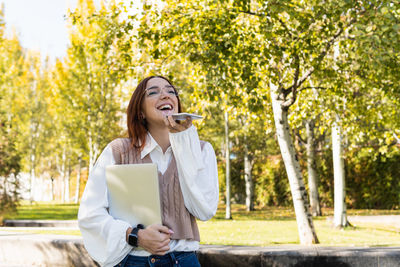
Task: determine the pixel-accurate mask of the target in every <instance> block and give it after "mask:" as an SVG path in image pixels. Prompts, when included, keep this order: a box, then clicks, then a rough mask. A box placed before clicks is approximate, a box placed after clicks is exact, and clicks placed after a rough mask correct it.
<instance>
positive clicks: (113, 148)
mask: <svg viewBox="0 0 400 267" xmlns="http://www.w3.org/2000/svg"><path fill="white" fill-rule="evenodd" d="M178 112H181V104H180V100H179V97H178V93H177V91H176V89H175V88H174V87H173V85H172V84H171V83H170V82H169V81H168V79H166V78H164V77H161V76H151V77H148V78H146V79H144V80H143V81H141V82H140V83H139V85H138V86H137V88H136V90H135V91H134V93H133V95H132V97H131V100H130V103H129V106H128V109H127V121H128V122H127V126H128V133H129V138H119V139H116V140H114V141H113V142H111V143H110V144H108V145H107V146H106V148H105V149H104V151H103V152H102V153H101V155H100V156H99V158H98V160H97V162H96V164H95V166H94V167H93V170H92V171H91V173H90V175H89V179H88V182H87V184H86V188H85V191H84V193H83V196H82V201H81V205H80V208H79V213H78V222H79V228H80V230H81V233H82V236H83V241H84V244H85V247H86V249H87V251H88V252H89V254H90V255H91V257H92V258H93V259H94V260H96V261H97V262H98V263H100V265H102V266H114V265H117V266H125V265H126V266H128V265H129V266H160V265H162V264H166V265H163V266H199V262H198V260H197V257H196V254H195V251H196V250H197V249H198V248H199V240H200V237H199V232H198V228H197V224H196V220H195V217H196V218H197V219H200V220H208V219H210V218H211V217H213V216H214V215H215V212H216V210H217V204H218V177H217V173H218V172H217V164H216V158H215V152H214V150H213V148H212V146H211V145H210V144H209V143H207V142H204V141H200V140H199V137H198V135H197V131H196V128H195V127H194V126H193V125H192V122H191V119H190V118H187V119H186V120H185V121H183V122H182V123H177V122H176V121H174V120H173V119H172V117H171V114H174V113H178ZM146 160H147V161H150V162H151V161H152V162H154V163H156V164H157V167H158V171H159V181H164V183H162V184H165V186H164V185H163V186H162V188H161V187H160V188H161V190H160V199H161V200H162V201H161V206H162V207H163V205H164V208H163V209H162V223H163V225H157V224H153V225H150V226H148V227H146V228H145V229H143V227H142V225H129V223H127V222H125V221H121V220H117V219H114V218H113V217H111V216H110V214H109V213H108V190H107V185H106V182H105V168H106V166H108V165H113V164H128V163H129V164H132V163H142V162H145V161H146ZM165 179H167V180H165ZM174 179H175V180H174ZM165 181H167V182H165ZM168 192H174V193H168ZM170 203H172V204H170Z"/></svg>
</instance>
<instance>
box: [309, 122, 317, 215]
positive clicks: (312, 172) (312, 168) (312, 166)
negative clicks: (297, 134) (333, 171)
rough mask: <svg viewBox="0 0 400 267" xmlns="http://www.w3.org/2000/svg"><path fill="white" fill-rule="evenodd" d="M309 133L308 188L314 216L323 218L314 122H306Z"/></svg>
mask: <svg viewBox="0 0 400 267" xmlns="http://www.w3.org/2000/svg"><path fill="white" fill-rule="evenodd" d="M306 132H307V170H308V188H309V190H310V205H311V214H312V216H321V207H320V205H319V194H318V177H317V171H316V162H315V137H314V121H313V120H307V121H306Z"/></svg>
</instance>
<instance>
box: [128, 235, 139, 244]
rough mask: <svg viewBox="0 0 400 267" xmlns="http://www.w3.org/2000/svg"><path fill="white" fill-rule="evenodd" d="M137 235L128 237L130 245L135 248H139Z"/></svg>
mask: <svg viewBox="0 0 400 267" xmlns="http://www.w3.org/2000/svg"><path fill="white" fill-rule="evenodd" d="M137 240H138V238H137V235H136V234H132V233H131V234H130V235H129V237H128V244H129V245H131V246H133V247H137Z"/></svg>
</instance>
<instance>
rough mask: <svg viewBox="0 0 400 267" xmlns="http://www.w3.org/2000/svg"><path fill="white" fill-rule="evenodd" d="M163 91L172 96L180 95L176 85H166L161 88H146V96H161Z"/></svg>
mask: <svg viewBox="0 0 400 267" xmlns="http://www.w3.org/2000/svg"><path fill="white" fill-rule="evenodd" d="M161 93H164V94H166V95H168V96H170V97H172V96H175V97H177V96H178V92H177V91H175V88H174V87H172V86H171V87H166V88H163V89H161V88H160V87H150V88H148V89H146V96H147V97H159V96H160V95H161Z"/></svg>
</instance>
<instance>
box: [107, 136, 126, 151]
mask: <svg viewBox="0 0 400 267" xmlns="http://www.w3.org/2000/svg"><path fill="white" fill-rule="evenodd" d="M108 145H109V146H110V147H111V149H112V150H113V152H114V153H115V152H119V153H124V152H126V151H128V150H129V148H130V147H131V139H129V138H116V139H114V140H112V141H111V142H110V143H109V144H108Z"/></svg>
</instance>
